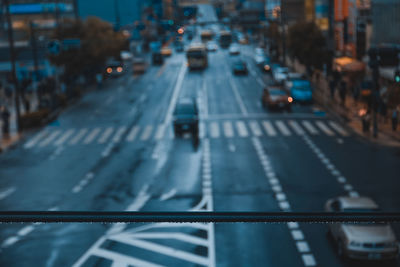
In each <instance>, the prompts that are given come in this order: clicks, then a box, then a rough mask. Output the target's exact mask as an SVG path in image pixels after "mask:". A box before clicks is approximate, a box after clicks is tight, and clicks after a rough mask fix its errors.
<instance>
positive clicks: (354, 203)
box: [337, 196, 378, 209]
mask: <svg viewBox="0 0 400 267" xmlns="http://www.w3.org/2000/svg"><path fill="white" fill-rule="evenodd" d="M337 199H338V200H339V201H340V204H341V206H342V209H359V208H365V209H377V208H378V205H377V204H376V203H375V202H374V201H373V200H372V199H371V198H369V197H348V196H342V197H338V198H337Z"/></svg>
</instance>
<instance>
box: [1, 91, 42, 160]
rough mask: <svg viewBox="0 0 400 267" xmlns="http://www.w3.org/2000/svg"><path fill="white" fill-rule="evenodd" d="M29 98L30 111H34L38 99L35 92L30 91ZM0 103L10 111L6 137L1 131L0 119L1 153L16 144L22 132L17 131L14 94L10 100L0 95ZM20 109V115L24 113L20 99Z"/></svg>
mask: <svg viewBox="0 0 400 267" xmlns="http://www.w3.org/2000/svg"><path fill="white" fill-rule="evenodd" d="M29 100H30V111H35V110H36V109H37V107H38V99H37V97H36V94H35V93H32V94H31V96H30V99H29ZM0 104H5V105H6V106H7V107H8V110H9V111H10V136H9V137H8V138H7V137H5V136H3V132H2V130H1V129H2V127H3V121H2V120H0V153H1V152H3V151H6V150H7V149H9V148H10V147H11V146H13V145H14V144H16V143H17V142H18V141H19V140H20V139H21V138H22V134H20V133H18V132H17V115H16V110H15V104H14V96H12V98H11V101H7V100H5V99H4V98H3V97H2V99H1V101H0ZM20 111H21V115H23V114H25V113H26V110H25V107H24V105H23V102H22V100H20Z"/></svg>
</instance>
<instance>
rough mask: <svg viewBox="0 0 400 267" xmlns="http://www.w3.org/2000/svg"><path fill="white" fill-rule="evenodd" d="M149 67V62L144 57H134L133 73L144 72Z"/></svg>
mask: <svg viewBox="0 0 400 267" xmlns="http://www.w3.org/2000/svg"><path fill="white" fill-rule="evenodd" d="M146 69H147V62H146V60H145V59H144V58H141V57H139V58H134V59H133V62H132V71H133V73H144V72H146Z"/></svg>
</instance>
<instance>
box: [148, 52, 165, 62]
mask: <svg viewBox="0 0 400 267" xmlns="http://www.w3.org/2000/svg"><path fill="white" fill-rule="evenodd" d="M151 61H152V62H153V65H162V64H163V63H164V57H163V55H161V53H160V52H154V53H153V54H151Z"/></svg>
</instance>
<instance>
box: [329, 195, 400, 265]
mask: <svg viewBox="0 0 400 267" xmlns="http://www.w3.org/2000/svg"><path fill="white" fill-rule="evenodd" d="M378 210H379V208H378V205H377V204H376V203H375V202H374V201H373V200H372V199H370V198H368V197H348V196H342V197H336V198H333V199H330V200H328V201H327V202H326V204H325V211H327V212H375V211H378ZM329 234H330V236H331V237H332V239H333V241H334V242H335V244H336V248H337V252H338V254H339V256H341V257H343V258H351V259H362V260H373V261H380V260H392V259H396V258H397V257H398V254H399V244H398V241H397V239H396V236H395V234H394V232H393V229H392V227H391V226H390V225H389V224H386V223H359V224H351V223H330V224H329Z"/></svg>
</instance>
